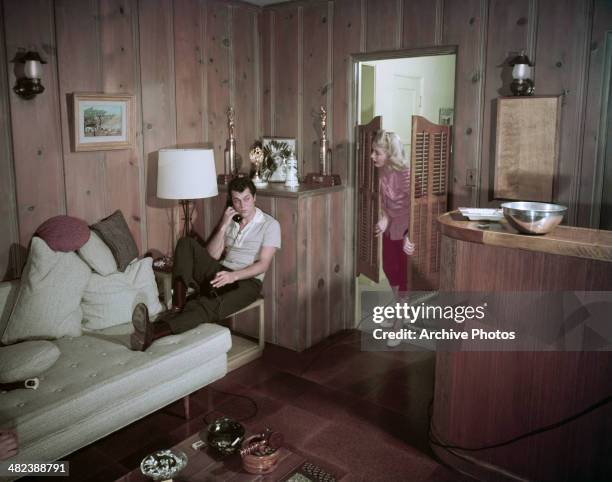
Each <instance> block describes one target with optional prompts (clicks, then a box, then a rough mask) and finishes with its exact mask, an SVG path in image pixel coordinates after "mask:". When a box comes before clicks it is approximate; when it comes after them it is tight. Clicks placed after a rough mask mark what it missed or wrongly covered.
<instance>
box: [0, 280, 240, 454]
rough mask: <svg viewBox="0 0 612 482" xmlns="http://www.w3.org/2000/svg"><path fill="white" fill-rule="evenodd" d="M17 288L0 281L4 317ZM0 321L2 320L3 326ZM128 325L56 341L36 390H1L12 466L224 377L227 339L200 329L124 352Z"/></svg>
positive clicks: (62, 450)
mask: <svg viewBox="0 0 612 482" xmlns="http://www.w3.org/2000/svg"><path fill="white" fill-rule="evenodd" d="M17 288H18V284H17V283H15V282H11V283H8V282H6V283H0V316H1V317H2V319H5V318H6V317H8V314H7V313H10V306H11V303H13V302H14V297H15V296H14V295H15V292H16V291H17ZM1 321H2V320H0V326H1V325H2V323H1ZM131 330H132V327H131V324H130V323H128V324H124V325H118V326H115V327H112V328H107V329H105V330H99V331H95V332H86V333H85V334H84V335H83V336H80V337H76V338H61V339H59V340H55V342H54V343H56V344H57V346H58V347H59V349H60V351H61V355H60V357H59V359H58V360H57V362H56V363H55V364H54V365H53V366H52V367H51V368H50V369H49V370H47V371H46V372H44V373H43V374H42V375H41V376H39V379H40V387H39V388H38V390H13V391H10V392H0V427H14V428H16V430H17V435H18V438H19V445H20V447H19V455H18V456H17V457H15V458H14V459H13V460H14V461H32V460H38V461H52V460H58V459H60V458H61V457H64V456H65V455H67V454H69V453H71V452H74V451H75V450H77V449H79V448H81V447H83V446H85V445H88V444H90V443H92V442H94V441H95V440H97V439H99V438H102V437H104V436H106V435H108V434H110V433H112V432H114V431H116V430H118V429H120V428H122V427H124V426H126V425H128V424H130V423H132V422H134V421H136V420H138V419H140V418H142V417H144V416H146V415H148V414H149V413H151V412H154V411H156V410H158V409H160V408H162V407H164V406H165V405H167V404H169V403H171V402H173V401H175V400H178V399H180V398H182V397H184V396H185V395H188V394H189V393H191V392H193V391H195V390H198V389H199V388H202V387H203V386H205V385H207V384H209V383H211V382H213V381H215V380H217V379H219V378H221V377H223V376H224V375H225V374H226V372H227V352H228V351H229V349H230V347H231V343H232V342H231V336H230V332H229V330H228V329H227V328H225V327H221V326H219V325H215V324H204V325H201V326H199V327H197V328H194V329H192V330H190V331H188V332H185V333H182V334H180V335H173V336H169V337H165V338H163V339H160V340H158V341H156V342H155V343H154V344H153V345H152V346H151V347H150V348H149V349H148V350H147V351H146V352H134V351H131V350H130V349H129V348H128V347H129V337H130V333H131Z"/></svg>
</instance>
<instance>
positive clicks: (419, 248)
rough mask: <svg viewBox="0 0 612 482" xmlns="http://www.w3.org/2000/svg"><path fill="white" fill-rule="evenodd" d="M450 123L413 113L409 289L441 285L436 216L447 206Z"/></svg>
mask: <svg viewBox="0 0 612 482" xmlns="http://www.w3.org/2000/svg"><path fill="white" fill-rule="evenodd" d="M450 136H451V133H450V126H447V125H438V124H432V123H431V122H429V121H428V120H427V119H425V118H424V117H421V116H416V115H415V116H412V157H411V168H412V176H411V193H412V196H411V207H410V239H411V240H412V242H413V243H414V244H415V253H414V255H413V256H412V257H411V258H412V259H411V260H410V261H411V262H410V264H409V266H411V270H410V273H411V280H410V288H411V290H414V291H429V290H437V289H438V288H439V285H440V242H441V236H440V229H439V227H438V222H437V219H438V216H440V215H441V214H444V213H445V212H446V210H447V205H448V169H449V162H450V145H451V139H450Z"/></svg>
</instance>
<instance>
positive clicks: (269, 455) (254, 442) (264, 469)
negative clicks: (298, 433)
mask: <svg viewBox="0 0 612 482" xmlns="http://www.w3.org/2000/svg"><path fill="white" fill-rule="evenodd" d="M281 439H282V437H281ZM264 441H265V438H264V437H262V436H261V434H260V435H253V436H251V437H249V438H247V439H246V440H245V442H244V448H243V450H242V451H241V455H242V468H243V469H244V470H246V471H247V472H248V473H249V474H261V475H263V474H269V473H270V472H273V471H274V470H275V469H276V466H277V465H278V460H279V458H280V450H278V447H277V446H276V444H274V443H273V444H271V445H268V444H266V443H265V442H264ZM261 442H264V444H265V445H261V446H258V445H260V443H261ZM247 447H251V448H250V449H249V448H247Z"/></svg>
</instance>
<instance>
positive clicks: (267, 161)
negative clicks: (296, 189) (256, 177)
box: [261, 137, 299, 182]
mask: <svg viewBox="0 0 612 482" xmlns="http://www.w3.org/2000/svg"><path fill="white" fill-rule="evenodd" d="M261 147H262V149H263V152H264V162H263V168H262V176H263V179H264V180H266V181H270V182H285V181H286V180H287V170H286V168H287V165H286V161H287V159H288V158H289V156H290V155H293V156H296V140H295V139H294V138H291V137H263V138H262V139H261ZM298 175H299V173H298Z"/></svg>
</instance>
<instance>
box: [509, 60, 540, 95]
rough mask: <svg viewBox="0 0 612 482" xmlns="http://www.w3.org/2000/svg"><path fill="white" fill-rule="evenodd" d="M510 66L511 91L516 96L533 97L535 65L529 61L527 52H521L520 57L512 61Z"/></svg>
mask: <svg viewBox="0 0 612 482" xmlns="http://www.w3.org/2000/svg"><path fill="white" fill-rule="evenodd" d="M509 64H510V65H512V78H513V80H512V83H511V84H510V90H511V91H512V93H513V94H514V95H520V96H525V95H533V92H534V90H535V86H534V84H533V80H532V79H531V77H532V67H533V64H532V63H531V62H530V61H529V58H528V57H527V55H525V51H524V50H523V51H521V53H520V54H519V55H517V56H516V57H514V58H512V59H510V61H509Z"/></svg>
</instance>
